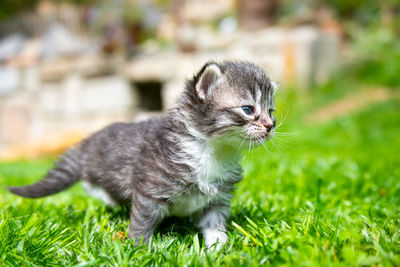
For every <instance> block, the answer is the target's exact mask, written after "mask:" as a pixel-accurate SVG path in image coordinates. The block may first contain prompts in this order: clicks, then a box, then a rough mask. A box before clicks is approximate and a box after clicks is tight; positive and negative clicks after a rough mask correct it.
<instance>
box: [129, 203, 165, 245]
mask: <svg viewBox="0 0 400 267" xmlns="http://www.w3.org/2000/svg"><path fill="white" fill-rule="evenodd" d="M167 213H168V208H167V206H166V205H165V204H164V203H160V202H159V201H157V200H154V199H151V198H148V197H145V196H141V195H135V197H134V198H133V200H132V209H131V215H130V224H129V234H128V238H135V245H136V246H137V245H139V244H140V239H141V238H143V242H147V241H148V240H149V239H150V238H151V236H152V235H153V232H154V229H155V228H156V227H157V225H158V224H159V223H160V222H161V220H162V219H164V218H165V216H166V215H167Z"/></svg>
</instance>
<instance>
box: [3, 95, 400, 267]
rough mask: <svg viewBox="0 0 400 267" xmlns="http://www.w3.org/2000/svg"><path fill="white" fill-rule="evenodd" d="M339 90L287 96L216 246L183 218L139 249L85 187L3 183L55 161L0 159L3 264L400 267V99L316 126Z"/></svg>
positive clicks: (33, 176) (30, 177) (120, 212)
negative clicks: (27, 188) (316, 117)
mask: <svg viewBox="0 0 400 267" xmlns="http://www.w3.org/2000/svg"><path fill="white" fill-rule="evenodd" d="M283 95H285V93H283ZM315 95H317V94H315ZM339 95H340V94H339ZM324 97H325V98H326V96H324ZM336 97H339V96H335V97H331V98H330V99H329V101H326V100H325V98H324V100H323V101H322V100H321V98H318V97H317V96H315V97H313V96H312V95H311V96H310V97H309V99H308V100H307V102H305V101H300V100H301V98H299V96H297V97H296V96H292V95H291V94H290V93H289V94H287V93H286V97H282V98H281V100H280V104H279V105H278V107H279V111H280V114H278V118H280V117H281V118H282V120H283V117H285V116H284V115H286V114H288V115H287V118H286V120H285V123H284V125H283V126H282V127H281V128H283V130H282V131H284V132H282V133H280V134H278V136H277V138H276V139H275V140H274V144H268V145H267V149H268V152H267V151H266V150H265V149H264V147H261V148H259V149H257V150H255V151H253V152H251V153H250V154H249V155H247V156H246V158H245V159H244V160H243V166H244V169H245V178H244V180H243V181H242V182H240V183H239V184H238V188H237V190H236V191H235V197H234V198H233V201H232V216H231V218H230V220H229V222H228V229H229V241H228V244H227V245H226V247H224V248H223V249H222V250H221V251H219V252H216V251H206V249H205V248H204V245H203V238H202V235H201V234H200V233H199V230H198V229H196V228H195V227H193V226H192V225H193V223H192V222H190V220H189V219H177V218H172V219H168V220H167V221H166V222H165V223H163V224H162V226H161V227H160V229H159V231H158V232H157V234H156V235H155V236H154V238H153V240H152V242H151V243H150V244H148V245H144V246H139V247H134V245H133V242H132V241H131V240H127V239H124V236H125V233H124V232H126V229H127V226H128V223H129V220H128V216H127V213H128V211H127V209H126V208H123V207H118V208H114V209H113V208H107V207H106V206H104V205H103V204H102V202H101V201H99V200H96V199H93V198H91V197H87V196H86V195H85V192H84V190H83V189H82V187H81V185H80V184H77V185H75V186H74V187H73V188H71V189H70V190H68V191H65V192H63V193H60V194H57V195H55V196H51V197H47V198H43V199H38V200H29V199H23V198H20V197H16V196H14V195H11V194H10V193H8V192H7V191H6V189H5V188H4V186H3V185H6V184H12V185H19V184H21V185H22V184H26V183H30V182H33V181H36V180H38V179H40V178H41V177H42V176H43V175H44V174H45V173H46V171H47V170H48V169H49V168H50V167H51V166H52V162H53V160H54V159H37V160H26V161H17V162H3V163H0V184H1V185H2V186H1V187H0V265H1V266H3V265H19V266H21V265H22V266H35V265H79V266H98V265H115V266H132V265H133V266H135V265H139V266H145V265H146V266H149V265H151V266H155V265H158V266H161V265H167V266H169V265H170V266H203V265H206V266H218V265H223V266H238V265H240V266H259V265H264V264H273V265H277V264H279V265H280V264H284V265H293V266H299V265H306V266H318V265H319V266H329V265H347V266H348V265H351V266H352V265H399V264H400V227H399V225H400V182H399V179H400V138H399V137H400V135H399V134H400V100H399V98H392V99H390V100H388V101H385V102H381V103H374V104H369V105H368V106H367V107H365V108H363V109H361V110H358V111H354V112H351V113H349V114H347V115H345V116H341V117H339V118H335V119H333V120H329V121H326V122H323V123H315V122H308V123H307V120H306V117H307V115H308V114H309V113H311V112H313V110H315V109H317V108H318V105H326V104H327V102H332V101H335V99H334V98H336ZM340 97H341V96H340ZM300 102H301V103H302V104H298V103H300ZM288 107H290V108H288ZM288 110H289V111H288ZM287 111H288V112H287ZM286 112H287V113H286Z"/></svg>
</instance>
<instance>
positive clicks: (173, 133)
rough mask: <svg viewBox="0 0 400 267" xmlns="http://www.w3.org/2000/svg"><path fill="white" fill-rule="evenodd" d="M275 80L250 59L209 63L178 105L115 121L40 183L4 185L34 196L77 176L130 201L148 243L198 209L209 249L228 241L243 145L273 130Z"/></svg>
mask: <svg viewBox="0 0 400 267" xmlns="http://www.w3.org/2000/svg"><path fill="white" fill-rule="evenodd" d="M273 91H274V83H273V82H272V81H271V80H270V79H269V78H268V77H267V76H266V74H265V73H264V71H263V70H262V69H261V68H259V67H257V66H255V65H253V64H251V63H247V62H233V61H225V62H222V63H216V62H209V63H207V64H205V65H204V66H203V67H202V69H201V70H200V71H199V72H198V73H197V75H195V76H194V77H193V79H191V80H189V81H187V83H186V88H185V90H184V93H183V95H182V96H181V98H180V99H179V100H178V104H177V107H176V108H174V109H172V110H170V111H169V113H168V114H167V115H164V116H161V117H158V118H153V119H149V120H147V121H144V122H139V123H115V124H113V125H111V126H108V127H106V128H105V129H103V130H101V131H99V132H97V133H95V134H93V135H92V136H90V137H89V138H87V139H85V140H83V141H82V142H81V143H80V144H79V145H78V146H76V147H74V148H71V149H70V150H69V151H67V152H66V153H65V154H64V155H63V156H62V158H61V159H60V160H59V161H58V162H57V163H56V166H55V168H53V169H51V170H50V171H49V172H48V174H47V175H46V176H45V177H44V179H43V180H41V181H39V182H37V183H35V184H33V185H29V186H24V187H9V190H10V191H11V192H13V193H15V194H17V195H20V196H24V197H30V198H38V197H43V196H48V195H51V194H55V193H57V192H60V191H62V190H65V189H67V188H68V187H70V186H71V185H73V184H74V183H76V182H77V181H78V180H79V179H82V180H83V181H84V183H85V187H86V188H87V189H88V191H92V192H97V193H100V194H101V195H102V196H103V199H105V200H106V201H107V202H108V203H114V204H117V203H118V204H125V205H130V207H131V211H130V225H129V235H128V236H129V237H130V238H135V242H136V244H139V243H140V239H141V238H143V240H144V241H147V240H148V239H149V238H150V237H151V235H152V233H153V230H154V228H155V227H156V226H157V224H158V223H159V222H160V221H161V220H162V219H163V218H165V217H166V216H172V215H176V216H188V215H192V214H197V217H198V226H199V227H200V228H201V230H202V232H203V234H204V237H205V244H206V245H207V247H211V246H213V245H214V244H217V248H220V247H221V245H222V244H224V243H225V242H226V241H227V238H228V237H227V235H226V233H225V231H226V226H225V225H226V219H227V217H228V216H229V213H230V208H229V205H230V199H231V198H232V196H231V192H232V190H233V189H234V185H235V184H236V183H237V182H239V181H240V180H241V179H242V169H241V167H240V165H239V164H238V161H239V160H240V154H241V153H240V150H241V148H242V147H243V148H245V147H246V149H247V146H249V145H250V144H251V143H257V144H261V143H263V142H264V141H266V140H267V139H269V138H271V137H272V136H273V134H274V131H275V129H274V128H275V118H274V116H273V114H272V113H273V111H274V102H273Z"/></svg>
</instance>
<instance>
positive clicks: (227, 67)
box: [180, 61, 276, 143]
mask: <svg viewBox="0 0 400 267" xmlns="http://www.w3.org/2000/svg"><path fill="white" fill-rule="evenodd" d="M275 87H276V85H275V83H274V82H272V81H271V80H270V79H269V78H268V77H267V75H266V74H265V72H264V71H263V70H262V69H261V68H260V67H258V66H256V65H254V64H251V63H248V62H234V61H225V62H222V63H216V62H209V63H207V64H205V65H204V66H203V67H202V69H201V70H200V71H199V72H198V73H197V74H196V75H195V76H194V78H193V79H192V80H190V81H188V82H187V85H186V90H185V94H184V97H183V98H182V99H181V102H180V103H181V105H180V109H181V111H183V112H185V113H186V117H188V116H189V118H190V120H191V125H192V126H193V127H195V128H196V130H197V131H199V132H200V133H201V134H203V135H205V136H207V137H209V138H215V137H219V136H223V135H225V134H234V135H237V136H239V137H241V138H242V139H243V138H248V139H251V140H254V141H257V142H260V143H261V142H263V141H265V140H267V139H268V138H270V137H272V136H273V134H274V131H275V124H276V120H275V118H274V116H273V112H274V107H275V106H274V99H273V93H274V89H275Z"/></svg>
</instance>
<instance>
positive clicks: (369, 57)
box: [346, 26, 400, 86]
mask: <svg viewBox="0 0 400 267" xmlns="http://www.w3.org/2000/svg"><path fill="white" fill-rule="evenodd" d="M352 35H353V39H354V42H353V43H352V46H353V47H352V51H355V52H354V53H355V55H354V58H353V61H352V64H351V65H350V66H348V67H347V68H346V70H347V71H349V73H348V75H349V74H354V76H353V77H354V78H355V79H357V80H359V81H361V82H365V83H370V84H381V85H386V86H400V75H399V73H400V38H399V35H398V34H397V33H396V31H395V29H391V28H389V27H379V26H371V27H370V28H368V29H367V30H364V29H360V28H357V27H355V28H354V29H353V31H352Z"/></svg>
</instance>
